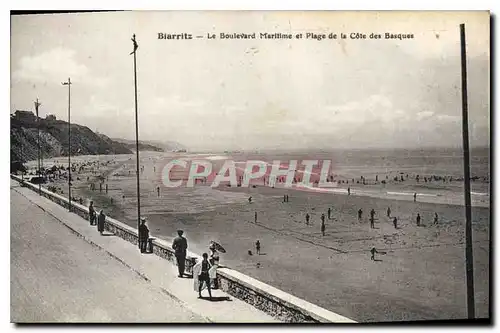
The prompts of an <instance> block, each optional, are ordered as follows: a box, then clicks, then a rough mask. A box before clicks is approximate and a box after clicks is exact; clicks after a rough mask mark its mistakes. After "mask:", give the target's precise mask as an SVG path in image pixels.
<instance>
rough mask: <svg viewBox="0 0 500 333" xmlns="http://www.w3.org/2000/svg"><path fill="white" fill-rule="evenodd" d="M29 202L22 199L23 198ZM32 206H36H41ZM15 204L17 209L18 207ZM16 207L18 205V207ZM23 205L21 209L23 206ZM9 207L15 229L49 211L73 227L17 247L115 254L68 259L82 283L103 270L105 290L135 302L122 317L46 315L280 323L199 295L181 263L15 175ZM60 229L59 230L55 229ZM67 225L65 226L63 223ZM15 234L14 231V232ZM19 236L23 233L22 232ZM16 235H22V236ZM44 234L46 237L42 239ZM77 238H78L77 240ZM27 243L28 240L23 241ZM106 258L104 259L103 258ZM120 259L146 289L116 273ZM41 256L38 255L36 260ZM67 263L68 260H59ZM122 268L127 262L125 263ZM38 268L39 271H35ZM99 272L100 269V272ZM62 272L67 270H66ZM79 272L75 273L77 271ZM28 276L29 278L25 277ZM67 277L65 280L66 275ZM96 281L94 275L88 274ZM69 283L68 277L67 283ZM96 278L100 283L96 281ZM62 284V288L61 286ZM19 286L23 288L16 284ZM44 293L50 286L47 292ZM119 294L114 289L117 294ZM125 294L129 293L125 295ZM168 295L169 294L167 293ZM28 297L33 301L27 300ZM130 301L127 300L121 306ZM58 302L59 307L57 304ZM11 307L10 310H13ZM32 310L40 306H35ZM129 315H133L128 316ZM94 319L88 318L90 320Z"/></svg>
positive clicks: (232, 301)
mask: <svg viewBox="0 0 500 333" xmlns="http://www.w3.org/2000/svg"><path fill="white" fill-rule="evenodd" d="M23 201H24V202H25V203H22V202H23ZM33 205H36V206H38V208H36V207H34V206H33ZM16 207H17V208H16ZM14 208H15V209H14ZM21 208H23V209H21ZM11 209H12V212H11V213H12V214H14V216H15V215H17V216H16V217H15V218H12V222H11V223H12V225H13V229H14V230H18V231H17V234H19V235H22V233H23V229H24V227H23V228H21V229H20V228H19V225H26V224H32V225H37V224H42V223H50V221H49V222H47V221H48V220H50V219H47V215H50V216H51V217H52V218H53V219H55V220H57V221H59V222H60V223H61V224H62V225H65V226H66V227H67V228H69V229H70V231H72V232H73V235H72V237H68V236H67V235H66V234H65V233H64V232H66V233H67V231H68V230H67V229H66V230H65V231H64V232H61V231H59V230H58V229H57V228H54V226H52V227H51V228H49V229H44V230H45V231H44V232H42V235H38V237H35V235H33V239H31V238H30V237H31V236H30V237H27V236H22V241H21V240H19V241H14V240H13V244H14V243H16V242H17V243H19V245H16V246H15V247H13V250H12V251H13V252H16V248H22V247H23V246H28V245H29V244H32V245H31V246H32V247H36V246H39V245H38V243H44V244H46V246H50V247H52V246H56V247H58V249H59V251H60V252H66V253H67V254H70V255H71V254H72V253H75V251H76V252H80V251H83V252H85V253H90V252H96V250H97V249H99V251H97V252H100V253H101V254H103V253H107V255H108V256H110V257H112V258H114V259H115V260H112V261H111V262H112V263H110V261H109V260H108V261H95V262H93V261H92V260H91V259H89V258H87V260H88V261H87V262H85V263H82V262H79V261H78V260H71V259H69V258H68V260H67V261H66V264H68V265H71V266H72V267H73V266H75V265H76V266H78V272H79V274H81V275H82V276H80V277H79V280H80V282H81V281H85V280H86V279H85V278H84V277H83V276H86V275H88V276H93V275H95V274H100V275H102V277H101V278H100V279H99V280H102V281H106V283H105V284H104V285H103V288H104V287H107V288H110V289H108V290H106V295H108V297H111V295H116V297H117V299H115V300H116V304H118V303H119V302H121V300H122V299H123V298H124V297H126V298H128V299H129V300H130V299H132V300H133V301H130V302H131V303H134V305H130V306H131V307H132V308H133V311H135V312H133V313H130V312H125V313H124V314H122V315H121V317H119V318H118V319H117V318H116V317H113V316H109V315H108V316H107V317H106V316H101V317H99V316H98V315H96V316H94V317H92V316H90V317H78V315H77V314H75V315H76V317H71V316H70V317H60V316H59V317H51V318H49V319H48V320H49V321H51V320H60V321H79V320H80V321H88V320H97V321H115V319H116V320H120V321H125V322H127V321H128V322H136V321H143V322H144V321H163V322H179V321H181V322H203V321H205V322H223V323H271V322H278V321H277V320H276V319H274V318H273V317H271V316H269V315H267V314H266V313H264V312H262V311H259V310H257V309H255V308H254V307H252V306H251V305H249V304H247V303H245V302H243V301H240V300H238V299H236V298H234V297H231V296H229V295H227V294H225V293H223V292H222V291H220V290H214V291H212V295H213V296H214V300H213V301H210V300H208V297H207V298H206V299H198V298H197V297H198V293H197V292H195V291H194V290H193V280H192V279H187V278H182V279H181V278H178V277H177V268H176V267H175V266H174V265H172V264H171V263H170V262H168V261H166V260H164V259H162V258H160V257H157V256H156V255H153V254H141V253H140V252H139V250H138V248H137V246H136V245H134V244H131V243H129V242H127V241H125V240H123V239H121V238H119V237H116V236H113V235H111V234H109V233H107V234H109V235H106V236H101V235H100V234H99V233H98V232H97V230H96V228H95V227H91V226H90V225H89V223H88V221H86V220H84V219H83V218H81V217H80V216H78V215H76V214H72V213H69V212H68V211H67V210H66V209H64V208H63V207H61V206H59V205H57V204H56V203H54V202H52V201H50V200H48V199H46V198H44V197H41V196H39V195H38V194H37V193H35V192H33V191H31V190H29V189H27V188H23V187H20V186H19V185H18V183H17V182H16V181H12V180H11ZM36 209H41V210H43V212H45V213H44V214H41V213H40V212H38V213H34V210H36ZM56 229H57V230H56ZM63 229H64V228H63ZM75 234H76V235H78V236H80V238H81V239H83V240H85V241H86V242H87V243H90V244H92V245H93V247H90V246H89V247H83V246H82V245H81V243H82V242H81V239H78V238H77V237H75ZM13 237H14V236H13ZM19 237H21V236H19ZM19 237H18V238H19ZM41 238H43V240H42V239H41ZM73 238H74V239H73ZM60 239H61V240H64V242H59V243H58V240H60ZM22 244H25V245H22ZM49 255H51V254H50V251H44V250H40V251H39V252H38V256H40V258H41V259H42V258H45V259H44V260H41V261H39V263H43V262H46V261H47V259H46V256H49ZM22 260H23V259H22V258H21V257H19V256H16V254H15V253H13V255H12V263H11V266H12V268H13V269H15V268H16V265H20V261H22ZM101 260H102V259H101ZM116 260H117V261H119V262H120V263H121V264H123V265H124V266H126V267H128V268H129V270H126V271H127V272H128V273H129V272H130V270H131V271H133V272H135V273H136V274H135V277H138V276H139V277H141V278H142V279H141V280H142V281H143V282H144V283H146V284H148V286H147V287H143V290H142V289H140V286H139V287H138V286H136V284H137V281H135V280H134V279H133V278H128V275H127V274H124V273H123V272H118V270H117V269H116V267H115V266H116V263H117V262H116ZM37 261H38V260H37ZM37 261H33V262H32V264H33V265H35V266H37ZM63 262H65V261H64V260H63V261H62V262H61V263H60V265H62V263H63ZM121 267H122V268H123V266H121ZM37 269H38V270H42V271H43V269H44V268H43V267H42V268H37ZM105 271H110V272H113V274H112V275H114V274H118V275H119V277H116V279H113V278H111V277H110V273H106V274H104V272H105ZM32 272H36V271H32ZM99 272H100V273H99ZM62 273H64V270H63V271H62ZM74 273H75V272H73V274H74ZM38 275H39V274H38V273H37V274H35V275H31V276H30V279H33V280H37V277H38ZM25 278H26V277H25ZM16 279H17V278H15V279H12V278H11V289H12V291H11V293H16V288H15V287H16V286H18V285H16V282H15V281H16ZM65 279H66V280H65ZM90 280H91V281H92V278H90ZM61 281H67V278H66V277H61ZM67 283H68V284H69V283H70V282H67ZM95 283H97V282H95ZM133 286H134V291H133V292H130V293H128V292H129V291H130V290H131V289H132V287H133ZM31 287H32V288H35V289H38V288H40V285H39V284H38V283H37V282H36V281H33V283H32V285H31ZM59 287H60V290H59V289H58V288H59ZM23 288H24V294H29V293H31V292H35V293H37V292H38V293H40V292H41V291H34V290H33V291H31V290H26V288H25V287H23ZM71 288H72V289H73V290H76V291H78V290H79V288H82V284H75V285H73V286H72V287H71V286H70V285H66V282H63V283H60V284H58V283H56V282H54V284H53V286H52V290H51V294H56V293H60V292H65V290H68V289H71ZM17 289H19V288H17ZM151 290H157V291H161V292H162V293H160V294H162V295H161V296H163V297H164V299H162V298H158V295H156V294H155V296H154V297H153V296H152V294H151ZM45 292H46V291H45ZM81 293H85V292H84V290H82V291H81V292H77V294H81ZM115 293H116V294H115ZM124 294H125V295H127V296H124ZM206 294H207V291H206V290H204V291H203V295H206ZM167 295H168V296H169V297H166V296H167ZM85 298H86V299H87V301H86V302H91V303H92V302H96V300H95V299H94V300H92V297H90V296H89V294H87V295H85ZM28 301H29V300H28ZM16 302H17V301H16V300H15V299H13V303H12V305H11V308H12V307H14V308H16V307H19V306H21V304H24V305H22V306H28V303H29V302H27V301H24V303H23V302H20V301H19V302H17V303H16ZM47 302H49V303H47ZM148 302H149V303H150V304H154V306H152V305H148V306H147V307H146V308H147V309H151V307H154V308H155V311H153V312H152V313H150V314H148V315H144V314H141V313H140V312H137V311H139V310H136V308H138V305H139V306H140V305H141V304H143V303H144V304H145V303H148ZM37 306H48V307H53V306H56V305H53V304H52V305H51V304H50V298H46V299H45V300H44V303H43V304H39V305H37ZM123 306H127V305H123ZM56 307H57V306H56ZM179 309H182V311H181V312H182V314H179V313H178V312H179V311H180V310H179ZM11 310H12V309H11ZM23 311H24V314H20V316H21V317H23V316H24V317H23V318H29V319H31V320H34V321H39V320H40V319H41V318H40V317H39V316H38V315H29V311H28V312H26V311H27V310H23ZM33 311H38V310H36V306H35V308H33ZM127 313H128V314H130V316H129V315H127ZM89 318H90V319H89ZM16 319H20V317H19V318H18V317H16V316H15V315H14V314H13V317H11V320H12V321H16Z"/></svg>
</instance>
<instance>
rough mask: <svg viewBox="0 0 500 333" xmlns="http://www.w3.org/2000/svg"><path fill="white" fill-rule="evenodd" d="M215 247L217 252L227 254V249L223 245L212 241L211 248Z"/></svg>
mask: <svg viewBox="0 0 500 333" xmlns="http://www.w3.org/2000/svg"><path fill="white" fill-rule="evenodd" d="M212 245H213V246H214V247H215V250H217V251H219V252H221V253H226V249H225V248H224V247H222V245H220V244H219V243H217V242H215V241H210V246H212Z"/></svg>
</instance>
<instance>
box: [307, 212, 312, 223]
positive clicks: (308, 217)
mask: <svg viewBox="0 0 500 333" xmlns="http://www.w3.org/2000/svg"><path fill="white" fill-rule="evenodd" d="M310 218H311V217H310V216H309V213H306V224H309V219H310Z"/></svg>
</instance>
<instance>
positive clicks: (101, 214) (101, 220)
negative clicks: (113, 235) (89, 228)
mask: <svg viewBox="0 0 500 333" xmlns="http://www.w3.org/2000/svg"><path fill="white" fill-rule="evenodd" d="M104 221H106V215H104V212H103V210H102V209H101V211H100V212H99V217H98V218H97V231H99V233H100V234H101V235H102V233H103V231H104Z"/></svg>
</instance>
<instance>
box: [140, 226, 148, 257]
mask: <svg viewBox="0 0 500 333" xmlns="http://www.w3.org/2000/svg"><path fill="white" fill-rule="evenodd" d="M148 239H149V229H148V227H146V218H145V217H141V225H140V226H139V248H140V249H141V253H144V252H146V247H147V244H148Z"/></svg>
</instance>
